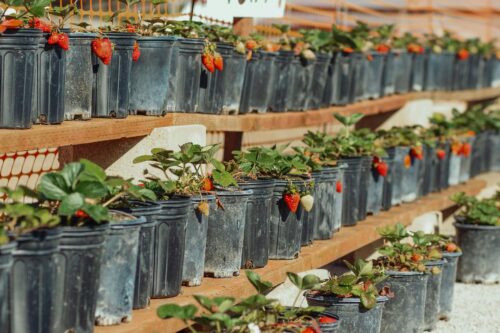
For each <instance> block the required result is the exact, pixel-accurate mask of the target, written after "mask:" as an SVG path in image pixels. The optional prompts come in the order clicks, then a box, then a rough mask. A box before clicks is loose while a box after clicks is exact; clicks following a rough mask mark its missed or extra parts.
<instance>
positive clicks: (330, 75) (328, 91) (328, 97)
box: [321, 53, 337, 108]
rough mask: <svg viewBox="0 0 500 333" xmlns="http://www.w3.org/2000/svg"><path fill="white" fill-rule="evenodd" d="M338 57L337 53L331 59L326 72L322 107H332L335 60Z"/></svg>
mask: <svg viewBox="0 0 500 333" xmlns="http://www.w3.org/2000/svg"><path fill="white" fill-rule="evenodd" d="M336 57H337V55H336V54H335V53H333V54H332V56H331V57H330V61H329V62H328V67H327V72H326V82H325V91H324V92H323V99H322V101H321V107H322V108H326V107H329V106H330V105H331V102H332V98H333V93H334V89H336V87H335V86H334V84H335V82H334V79H336V77H335V58H336Z"/></svg>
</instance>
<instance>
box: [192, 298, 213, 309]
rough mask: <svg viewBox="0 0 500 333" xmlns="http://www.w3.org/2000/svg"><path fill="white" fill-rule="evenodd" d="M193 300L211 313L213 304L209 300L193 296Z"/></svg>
mask: <svg viewBox="0 0 500 333" xmlns="http://www.w3.org/2000/svg"><path fill="white" fill-rule="evenodd" d="M193 297H194V299H195V300H196V301H197V302H198V303H199V304H200V305H201V306H202V307H204V308H205V309H206V310H208V311H211V310H212V305H213V302H212V300H211V299H210V298H208V297H206V296H202V295H194V296H193Z"/></svg>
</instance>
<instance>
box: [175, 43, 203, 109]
mask: <svg viewBox="0 0 500 333" xmlns="http://www.w3.org/2000/svg"><path fill="white" fill-rule="evenodd" d="M176 44H177V46H178V47H177V50H175V51H174V52H173V53H172V63H171V68H172V73H174V71H175V84H174V85H173V88H172V94H173V95H174V96H172V97H173V99H174V100H175V109H174V110H172V111H175V112H198V107H199V106H198V94H199V92H200V78H201V72H202V64H201V54H202V52H203V46H204V42H203V40H202V39H194V38H179V39H178V40H177V43H176Z"/></svg>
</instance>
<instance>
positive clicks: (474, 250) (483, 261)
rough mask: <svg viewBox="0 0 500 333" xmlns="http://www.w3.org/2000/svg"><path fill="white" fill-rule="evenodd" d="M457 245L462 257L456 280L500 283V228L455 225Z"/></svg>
mask: <svg viewBox="0 0 500 333" xmlns="http://www.w3.org/2000/svg"><path fill="white" fill-rule="evenodd" d="M455 228H456V233H457V245H458V246H459V247H460V249H462V252H463V255H462V257H461V258H460V260H459V262H458V271H457V280H458V281H461V282H464V283H474V282H480V283H496V282H499V281H500V258H499V256H498V249H499V248H500V226H485V225H474V224H464V223H459V222H457V223H455Z"/></svg>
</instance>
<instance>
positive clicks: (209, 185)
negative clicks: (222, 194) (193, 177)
mask: <svg viewBox="0 0 500 333" xmlns="http://www.w3.org/2000/svg"><path fill="white" fill-rule="evenodd" d="M202 182H203V184H202V186H201V189H202V190H203V191H207V192H210V191H213V190H214V189H215V187H214V183H213V182H212V180H211V179H210V178H208V177H207V178H203V180H202Z"/></svg>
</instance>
